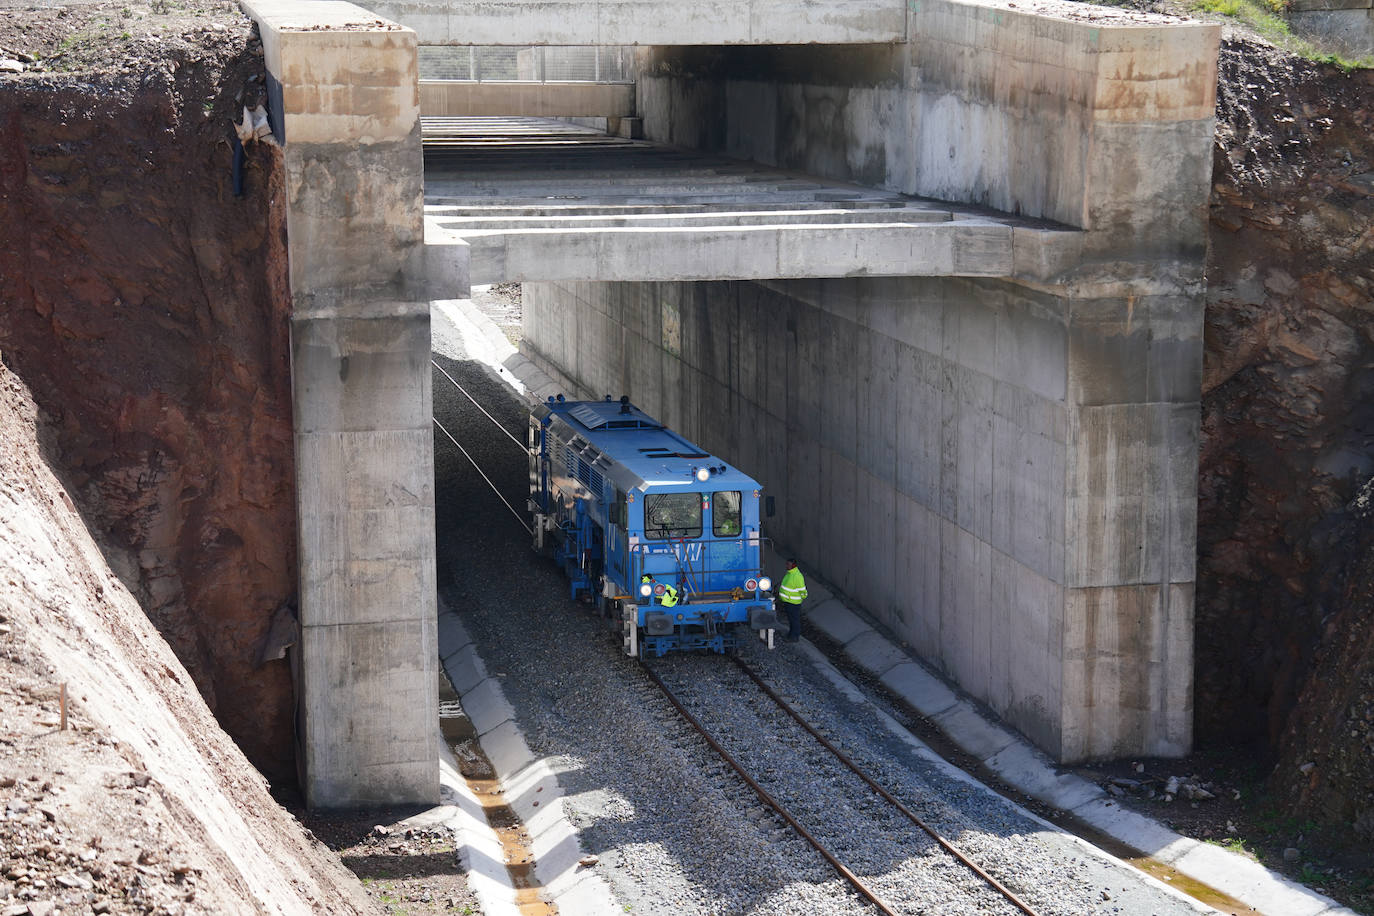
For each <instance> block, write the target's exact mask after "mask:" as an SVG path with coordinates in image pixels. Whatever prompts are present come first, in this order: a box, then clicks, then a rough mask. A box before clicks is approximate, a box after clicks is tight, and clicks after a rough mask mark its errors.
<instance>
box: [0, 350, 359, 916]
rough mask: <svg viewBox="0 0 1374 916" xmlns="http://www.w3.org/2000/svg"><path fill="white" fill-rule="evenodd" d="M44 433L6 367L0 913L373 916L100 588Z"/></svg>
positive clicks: (1, 441)
mask: <svg viewBox="0 0 1374 916" xmlns="http://www.w3.org/2000/svg"><path fill="white" fill-rule="evenodd" d="M38 416H39V414H38V410H37V408H36V407H35V405H34V403H33V401H32V399H31V398H30V397H29V394H28V392H27V390H26V389H25V388H24V386H23V385H22V383H20V382H19V380H18V379H17V378H16V377H15V376H14V375H13V374H12V373H11V372H10V371H9V370H7V369H5V368H4V367H3V366H0V815H2V816H0V904H3V906H4V911H5V912H6V913H9V912H11V911H13V912H29V913H33V914H40V913H49V912H52V911H53V906H54V905H56V906H59V907H61V909H62V911H63V912H96V913H99V912H111V913H173V912H179V913H243V914H257V913H311V912H313V913H331V914H333V913H369V912H373V910H372V907H371V905H370V904H369V903H368V901H367V899H366V897H365V895H364V894H363V891H362V887H361V885H359V884H358V882H357V880H356V879H355V878H354V877H353V876H352V875H351V874H350V873H349V872H348V871H347V870H345V869H344V867H343V866H342V865H341V864H340V863H339V861H338V859H337V858H335V857H334V856H333V855H332V854H331V853H330V852H329V851H328V850H327V849H325V848H324V846H322V845H321V844H320V843H319V842H318V841H316V840H315V839H314V838H313V837H312V836H310V835H309V834H308V833H307V832H306V831H305V830H304V828H302V827H301V825H300V824H299V823H297V822H296V820H295V819H294V818H292V817H291V815H289V814H287V813H286V812H285V811H284V810H283V809H282V808H281V807H279V806H278V805H277V804H276V803H275V802H274V801H273V800H272V797H271V795H270V794H269V792H268V787H267V784H266V781H265V780H264V779H263V778H262V776H261V775H260V774H259V773H258V772H257V771H255V770H254V769H253V767H252V766H251V765H250V764H249V763H248V761H247V760H246V759H245V758H244V756H243V754H242V753H241V752H240V751H239V750H238V748H236V747H235V746H234V744H233V742H231V741H230V740H229V738H228V737H227V736H226V735H225V734H224V732H223V731H222V730H221V729H220V728H219V726H218V725H217V724H216V722H215V719H214V716H213V715H211V713H210V710H209V708H208V707H207V706H206V705H205V703H204V701H203V700H202V699H201V697H200V694H199V693H198V692H197V690H196V687H195V685H194V683H193V682H192V680H191V678H190V677H189V676H188V674H187V671H186V669H185V668H184V667H182V665H181V663H180V662H179V661H178V660H177V658H176V656H175V655H174V654H173V653H172V651H171V650H170V649H169V648H168V646H167V643H166V642H165V641H164V640H163V639H162V637H161V636H160V635H159V634H158V633H157V631H156V630H155V629H154V628H153V626H152V624H151V623H150V622H149V621H148V618H147V617H146V616H145V615H144V613H143V610H142V609H141V608H140V607H139V604H138V601H137V600H136V599H135V598H134V596H133V595H132V594H130V592H129V590H128V589H126V588H125V587H124V585H123V584H122V583H121V582H120V580H119V578H118V577H117V576H115V575H114V574H113V573H112V572H111V570H110V567H109V565H108V564H107V563H106V561H105V557H104V556H103V555H102V552H101V550H100V548H99V547H98V546H97V545H96V543H95V542H94V541H93V540H92V539H91V536H90V535H89V534H88V532H87V530H86V524H85V521H84V520H83V519H82V517H81V516H80V514H79V513H78V512H77V510H76V508H75V506H74V505H73V502H72V499H71V497H70V496H69V494H68V491H67V489H66V488H65V487H64V486H63V485H62V484H61V483H60V482H59V480H58V479H57V477H56V476H55V475H54V473H53V471H52V470H51V468H50V466H49V462H48V459H47V457H46V453H49V451H50V443H51V441H52V435H51V434H52V433H53V432H55V431H53V430H42V429H41V426H40V423H39V420H38ZM44 433H46V434H47V435H43V434H44ZM40 435H41V436H42V441H43V443H44V444H43V446H41V447H40V444H39V440H40ZM64 689H65V694H66V704H65V706H66V710H65V717H64V712H63V702H62V694H63V691H64ZM64 724H65V729H64V727H63V726H64ZM16 900H17V901H19V902H17V903H16Z"/></svg>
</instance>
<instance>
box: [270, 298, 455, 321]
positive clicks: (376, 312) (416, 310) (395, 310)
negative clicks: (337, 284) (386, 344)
mask: <svg viewBox="0 0 1374 916" xmlns="http://www.w3.org/2000/svg"><path fill="white" fill-rule="evenodd" d="M418 315H423V316H425V317H428V316H429V299H428V298H427V297H425V298H418V299H362V300H359V301H355V302H349V303H347V304H345V305H320V306H312V305H302V304H301V303H300V302H299V300H297V302H296V304H295V305H294V307H293V308H292V310H291V320H292V321H321V320H331V319H338V318H346V319H360V320H367V319H370V318H412V317H415V316H418Z"/></svg>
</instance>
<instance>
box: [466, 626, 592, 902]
mask: <svg viewBox="0 0 1374 916" xmlns="http://www.w3.org/2000/svg"><path fill="white" fill-rule="evenodd" d="M439 657H440V662H441V664H442V666H443V669H444V675H446V678H445V677H444V676H441V677H440V684H439V703H440V707H439V708H440V719H439V722H440V729H441V732H442V734H443V737H444V742H445V746H446V750H447V751H448V753H447V754H446V755H445V757H446V760H445V762H444V766H443V778H442V782H443V787H444V791H445V794H446V795H447V794H449V793H452V795H453V796H454V798H453V799H451V800H450V799H446V801H450V803H452V804H455V805H456V807H458V809H459V812H460V813H459V815H458V816H457V817H456V818H455V820H454V822H453V823H452V824H451V826H452V827H453V828H454V830H455V833H457V834H458V840H459V845H460V849H461V852H460V858H461V861H462V864H463V866H464V867H465V868H466V869H467V872H468V882H469V885H470V886H471V887H472V888H473V891H474V892H475V893H476V894H477V896H478V898H479V899H480V900H481V901H482V910H483V912H484V913H485V914H486V916H504V914H507V913H515V914H519V916H545V914H553V913H565V914H572V913H587V914H593V913H607V912H610V911H611V910H612V909H613V908H615V907H616V904H615V899H614V897H613V896H612V895H611V892H610V889H609V888H608V887H607V886H606V883H605V882H604V881H603V880H602V879H601V878H600V877H599V876H598V875H596V873H595V872H592V871H590V870H589V869H587V868H585V866H586V865H589V864H591V863H592V862H594V861H595V860H594V859H588V858H587V857H585V856H584V855H583V853H582V849H581V847H580V846H579V844H578V838H577V830H576V829H575V828H574V827H573V826H572V825H571V824H570V823H568V821H567V819H566V818H565V817H564V814H563V808H562V805H560V804H559V799H560V798H561V797H562V794H563V793H562V789H561V787H560V786H559V784H558V778H557V776H556V774H555V773H554V772H553V770H552V769H551V768H550V767H549V766H548V764H547V763H545V762H544V761H542V760H537V759H535V757H534V755H533V754H532V753H531V752H530V749H529V747H528V745H527V744H526V743H525V739H524V736H523V735H521V733H520V730H519V728H518V727H517V726H516V724H515V722H514V720H513V716H514V710H513V709H512V708H511V705H510V704H509V703H508V702H507V701H506V699H505V697H504V695H503V694H502V691H501V686H500V684H499V683H498V682H497V680H496V679H495V678H492V677H488V676H487V673H486V667H485V665H484V664H483V663H482V659H481V657H480V656H479V655H478V654H477V647H476V645H474V643H473V641H472V638H471V637H470V636H468V634H467V630H466V628H464V627H463V624H462V622H461V621H459V619H458V617H457V615H456V614H454V613H453V612H452V611H451V610H449V609H448V608H447V607H444V606H442V605H441V606H440V611H439Z"/></svg>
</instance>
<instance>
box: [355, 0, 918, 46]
mask: <svg viewBox="0 0 1374 916" xmlns="http://www.w3.org/2000/svg"><path fill="white" fill-rule="evenodd" d="M369 8H370V9H372V10H374V11H376V13H377V15H379V16H384V17H386V18H387V19H392V20H395V21H396V22H399V23H402V24H403V25H406V26H408V27H410V28H412V29H414V30H415V31H416V32H417V33H419V35H420V41H421V42H422V43H423V44H427V45H632V44H644V45H733V44H754V45H776V44H869V43H873V42H892V41H902V40H903V39H904V37H905V35H906V8H905V4H903V3H902V2H901V0H808V2H806V3H797V2H795V0H678V2H676V3H674V4H672V7H671V10H670V11H669V10H668V9H667V8H666V7H665V6H664V4H663V3H662V2H661V0H609V2H608V0H600V2H591V0H484V2H482V3H451V2H448V0H379V2H373V3H371V4H369Z"/></svg>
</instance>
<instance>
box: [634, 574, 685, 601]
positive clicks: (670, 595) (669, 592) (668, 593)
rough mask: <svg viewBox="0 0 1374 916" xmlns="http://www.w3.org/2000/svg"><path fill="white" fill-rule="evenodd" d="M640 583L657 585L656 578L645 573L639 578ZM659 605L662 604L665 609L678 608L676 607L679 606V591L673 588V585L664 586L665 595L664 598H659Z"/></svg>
mask: <svg viewBox="0 0 1374 916" xmlns="http://www.w3.org/2000/svg"><path fill="white" fill-rule="evenodd" d="M639 581H640V582H647V583H649V584H650V585H654V584H655V582H654V577H653V576H651V575H649V574H648V573H645V574H644V575H642V576H640V577H639ZM658 603H659V604H661V605H663V606H664V607H674V606H676V605H677V589H675V588H673V587H672V586H671V585H664V586H663V594H662V596H660V597H659V599H658Z"/></svg>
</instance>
